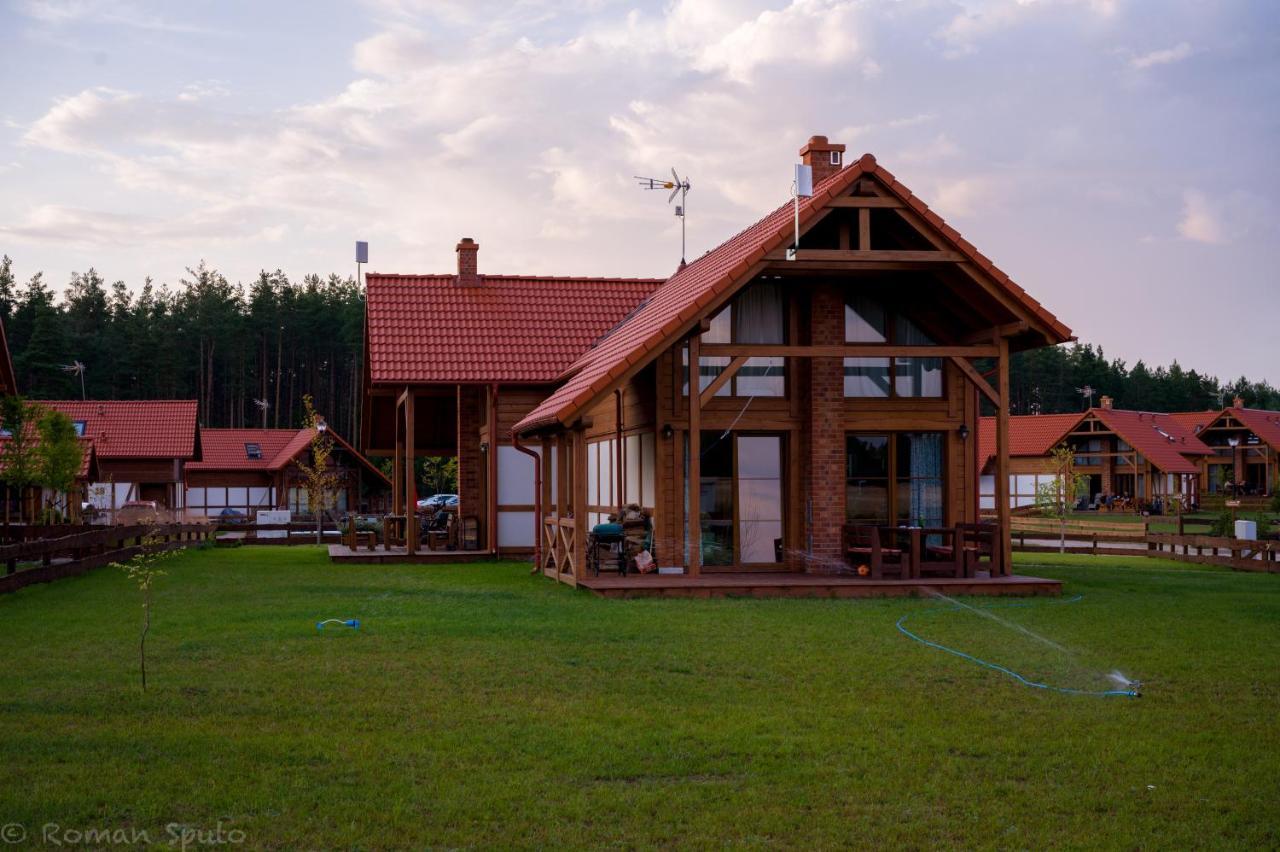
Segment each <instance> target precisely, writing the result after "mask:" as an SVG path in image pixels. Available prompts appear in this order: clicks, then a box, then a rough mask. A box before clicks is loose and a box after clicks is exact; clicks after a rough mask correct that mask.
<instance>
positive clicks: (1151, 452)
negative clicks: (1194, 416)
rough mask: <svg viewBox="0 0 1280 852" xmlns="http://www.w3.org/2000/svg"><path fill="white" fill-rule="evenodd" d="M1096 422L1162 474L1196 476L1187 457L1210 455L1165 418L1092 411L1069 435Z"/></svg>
mask: <svg viewBox="0 0 1280 852" xmlns="http://www.w3.org/2000/svg"><path fill="white" fill-rule="evenodd" d="M1089 420H1096V421H1098V422H1100V423H1101V424H1102V425H1103V426H1105V427H1106V428H1107V429H1108V430H1109V431H1111V432H1114V433H1115V434H1116V435H1118V436H1119V437H1120V438H1122V439H1123V440H1124V442H1125V443H1127V444H1128V445H1129V446H1131V447H1133V448H1134V449H1135V450H1136V451H1137V452H1138V453H1139V454H1140V455H1142V457H1143V458H1145V459H1147V461H1149V462H1151V463H1152V464H1153V465H1155V466H1156V468H1158V469H1159V470H1161V471H1163V472H1165V473H1199V471H1200V468H1199V467H1198V466H1197V465H1196V463H1195V462H1194V461H1193V460H1192V459H1191V458H1188V456H1208V455H1213V450H1212V449H1210V448H1209V447H1208V446H1206V445H1205V444H1204V443H1203V442H1202V441H1201V440H1200V439H1199V438H1197V437H1196V436H1195V435H1193V434H1191V431H1190V430H1189V429H1187V428H1186V427H1185V426H1184V425H1183V424H1181V423H1179V422H1178V421H1177V420H1176V419H1174V418H1173V417H1171V416H1170V415H1168V414H1157V413H1151V412H1147V411H1123V410H1119V409H1110V408H1093V409H1090V410H1089V412H1088V414H1086V415H1085V417H1084V418H1083V419H1082V420H1081V422H1080V423H1079V424H1077V425H1076V426H1075V427H1073V428H1072V430H1071V431H1073V432H1074V431H1077V430H1078V429H1079V428H1080V426H1082V425H1083V424H1084V423H1085V422H1087V421H1089Z"/></svg>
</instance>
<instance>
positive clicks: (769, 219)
mask: <svg viewBox="0 0 1280 852" xmlns="http://www.w3.org/2000/svg"><path fill="white" fill-rule="evenodd" d="M864 175H874V176H875V177H876V178H878V179H879V180H880V181H882V182H883V183H884V184H885V186H887V187H888V189H889V191H890V192H891V193H892V194H893V195H894V196H896V197H897V198H898V199H899V200H901V201H902V202H903V203H904V204H906V205H907V206H908V207H909V208H911V209H912V210H914V211H915V212H916V213H917V214H918V215H920V216H922V217H923V218H925V219H926V220H927V221H928V222H929V223H930V224H931V225H932V226H933V227H935V228H937V229H938V230H939V231H940V232H941V233H942V235H943V236H944V237H945V238H946V239H947V240H948V241H949V242H950V243H952V245H954V246H955V248H956V250H957V251H959V252H961V253H962V254H963V255H964V256H965V257H966V258H967V259H968V260H969V261H971V262H972V263H974V264H975V265H976V266H979V267H981V268H982V270H983V271H984V272H986V273H987V274H988V275H989V276H990V277H991V278H992V279H993V280H994V281H995V282H996V283H997V285H998V286H1000V287H1002V288H1004V289H1005V290H1006V291H1007V292H1008V293H1009V294H1010V295H1011V296H1012V297H1013V298H1014V299H1015V300H1016V301H1017V302H1018V303H1019V304H1021V305H1022V307H1023V308H1024V309H1025V310H1027V312H1028V313H1029V314H1031V315H1033V316H1034V317H1035V318H1036V319H1037V320H1038V321H1039V322H1041V323H1042V324H1043V325H1044V326H1045V327H1046V328H1047V329H1048V330H1049V337H1050V338H1051V339H1052V340H1053V341H1054V342H1064V341H1066V340H1068V339H1069V338H1070V336H1071V330H1070V329H1069V328H1067V327H1066V326H1065V325H1063V324H1062V323H1061V322H1059V321H1058V320H1057V318H1056V317H1054V316H1053V315H1052V314H1051V313H1049V312H1048V311H1047V310H1046V309H1045V308H1044V307H1043V306H1041V305H1040V303H1039V302H1037V301H1036V300H1035V299H1032V298H1031V297H1030V296H1029V295H1028V294H1027V293H1026V291H1025V290H1023V289H1022V288H1021V287H1019V286H1018V285H1017V284H1016V283H1014V282H1013V281H1012V280H1011V279H1010V278H1009V276H1008V275H1006V274H1004V273H1003V272H1001V271H1000V270H999V269H998V268H997V267H996V266H995V265H994V264H993V263H992V262H991V261H990V260H988V259H987V258H986V257H984V256H983V255H982V254H981V253H979V252H978V250H977V249H976V248H974V247H973V245H972V244H971V243H969V241H968V240H966V239H964V238H963V237H961V236H960V234H959V232H958V231H956V230H955V229H954V228H952V227H950V226H949V225H947V224H946V222H944V221H943V220H942V217H940V216H939V215H938V214H936V213H934V212H933V211H932V210H930V209H929V208H928V206H927V205H925V203H924V202H923V201H921V200H920V199H918V198H916V197H915V196H914V195H912V193H911V191H910V190H909V189H907V188H906V187H905V186H904V185H903V184H901V183H899V182H898V181H897V179H896V178H894V176H893V174H892V173H890V172H889V170H888V169H885V168H884V167H883V166H880V165H878V164H877V163H876V159H875V157H873V156H871V155H870V154H864V155H863V156H862V158H861V159H860V160H858V162H857V163H855V164H853V165H850V166H848V167H846V168H845V169H843V170H841V171H839V172H836V173H835V174H834V175H832V176H831V177H828V178H826V179H825V180H823V181H822V182H821V183H819V184H818V185H817V186H816V187H814V192H813V195H812V196H811V197H809V198H805V199H802V200H801V202H800V220H801V225H802V226H803V225H804V224H805V223H806V222H809V221H811V220H812V219H814V218H816V217H817V216H818V215H819V214H820V213H821V212H822V211H823V210H824V209H825V208H826V206H827V202H828V201H830V200H831V199H832V198H834V197H836V196H837V195H841V194H843V193H844V192H846V191H847V190H848V189H849V187H850V186H851V185H852V184H853V182H854V181H855V180H857V179H858V178H859V177H862V176H864ZM793 215H794V211H793V206H792V204H791V203H790V202H788V203H786V204H783V205H782V206H781V207H779V208H778V209H776V210H774V211H773V212H772V213H770V214H769V215H768V216H766V217H765V218H763V219H761V220H760V221H759V222H756V223H755V224H754V225H752V226H751V227H749V228H747V229H746V230H744V231H742V232H741V233H739V234H737V235H736V236H734V237H732V238H730V239H729V240H728V241H726V242H724V243H722V244H721V245H720V246H718V247H717V248H715V249H713V250H712V251H710V252H708V253H706V254H704V255H703V256H702V257H700V258H698V259H696V260H695V261H693V263H690V264H689V265H688V266H686V267H684V268H683V269H681V270H680V271H678V272H677V273H676V274H675V275H673V276H671V277H670V278H669V279H667V281H666V283H665V284H663V285H662V287H661V288H659V289H658V290H657V291H656V292H655V293H654V294H653V295H652V296H651V297H650V298H649V299H648V301H646V302H645V304H644V305H642V306H641V307H640V309H639V310H637V311H635V312H634V313H633V314H631V316H629V317H628V318H627V319H626V320H625V321H624V322H623V323H622V324H621V325H620V326H619V327H618V328H616V329H614V330H613V331H612V332H611V333H610V334H609V335H608V336H607V337H605V338H604V339H603V340H602V341H600V343H599V344H598V345H597V346H596V347H595V348H594V349H592V350H591V351H590V352H588V353H586V354H585V355H583V356H582V357H581V358H579V359H578V361H577V362H576V363H575V365H574V368H573V375H572V376H571V377H570V378H569V379H568V381H566V382H565V383H564V384H563V385H562V386H561V387H560V388H559V389H558V390H556V392H555V393H553V394H552V395H551V396H549V397H548V398H547V399H546V400H544V401H543V402H542V404H540V405H539V406H538V407H537V408H535V409H534V410H533V411H532V412H530V413H529V415H528V416H526V417H525V418H524V419H523V420H521V421H520V422H519V423H517V424H516V426H515V429H516V430H517V431H521V432H523V431H528V430H530V429H536V428H539V427H543V426H550V425H552V424H554V423H557V422H559V423H562V424H565V425H567V424H569V423H570V422H572V420H573V418H574V417H576V416H577V414H578V412H580V411H581V410H582V408H584V407H585V406H587V405H589V404H590V403H591V402H592V401H593V400H595V399H596V398H597V397H598V396H599V395H600V394H601V393H603V392H604V391H605V390H607V389H608V387H609V385H610V384H612V383H613V382H614V381H616V380H618V379H619V378H621V377H622V376H623V375H624V374H626V372H627V371H628V370H629V369H630V368H631V367H632V366H634V365H636V364H639V363H641V362H645V361H647V360H649V358H650V357H651V356H652V355H653V354H655V353H656V352H660V351H662V350H663V349H665V348H666V347H667V346H670V345H672V344H673V343H675V341H676V340H677V339H678V338H679V336H680V335H681V334H684V333H686V332H687V331H688V329H689V327H690V326H691V325H692V323H693V321H694V320H695V319H696V318H697V317H698V316H699V315H700V314H701V313H702V312H703V311H704V310H705V309H706V308H707V306H708V305H709V304H711V303H712V302H714V301H715V300H716V299H717V297H719V296H720V295H721V294H722V293H724V292H726V291H728V290H730V288H732V287H734V286H735V285H737V284H740V283H742V280H743V279H744V277H745V276H746V274H747V273H748V271H750V270H751V268H752V267H753V266H754V265H755V264H757V263H759V262H760V261H761V260H763V259H764V257H765V255H766V254H768V253H769V252H771V251H774V250H777V249H780V248H782V247H784V246H785V245H786V244H787V243H788V242H789V241H790V240H791V239H792V234H793V227H794V226H793Z"/></svg>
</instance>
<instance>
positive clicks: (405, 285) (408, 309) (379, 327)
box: [366, 272, 662, 384]
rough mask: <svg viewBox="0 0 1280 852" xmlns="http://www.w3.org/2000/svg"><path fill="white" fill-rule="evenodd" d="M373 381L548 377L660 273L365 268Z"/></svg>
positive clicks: (554, 375)
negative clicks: (460, 276)
mask: <svg viewBox="0 0 1280 852" xmlns="http://www.w3.org/2000/svg"><path fill="white" fill-rule="evenodd" d="M366 282H367V291H368V301H367V309H366V316H367V326H366V334H367V335H368V345H369V375H370V379H371V380H372V381H373V383H374V384H379V383H428V382H461V383H468V382H498V381H501V382H553V381H555V380H556V378H558V377H559V376H560V374H561V373H563V372H564V370H565V368H567V367H568V366H569V365H570V364H572V363H573V360H574V359H575V358H577V357H578V356H579V355H581V354H582V353H583V352H584V351H585V350H586V349H587V348H588V347H590V346H591V344H592V343H593V342H595V341H596V339H597V338H599V337H600V336H601V335H602V334H604V333H605V332H607V331H608V330H609V329H610V328H612V327H613V326H615V325H616V324H617V323H618V322H619V321H620V320H621V319H622V318H623V317H625V316H626V315H627V313H628V312H629V311H631V310H633V309H634V308H635V307H636V306H637V305H638V304H640V302H641V301H643V300H644V298H645V297H646V296H648V295H649V294H650V293H652V292H653V291H654V290H655V289H657V287H658V285H660V284H661V283H662V282H661V281H660V280H658V279H641V278H542V277H522V276H507V275H481V276H480V284H478V285H473V286H459V285H458V284H457V283H456V278H455V276H453V275H388V274H384V273H377V272H370V273H369V274H368V276H367V277H366Z"/></svg>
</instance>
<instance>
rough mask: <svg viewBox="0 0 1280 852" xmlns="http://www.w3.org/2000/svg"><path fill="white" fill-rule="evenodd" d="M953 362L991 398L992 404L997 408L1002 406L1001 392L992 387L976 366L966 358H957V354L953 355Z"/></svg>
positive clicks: (975, 385) (983, 393) (974, 384)
mask: <svg viewBox="0 0 1280 852" xmlns="http://www.w3.org/2000/svg"><path fill="white" fill-rule="evenodd" d="M951 363H953V364H955V365H956V366H957V367H959V368H960V371H961V372H963V373H964V374H965V376H966V377H968V379H969V381H971V382H973V386H974V387H976V388H977V389H978V390H980V391H982V395H983V396H985V397H986V398H987V399H989V400H991V402H992V404H993V405H995V407H996V408H999V407H1000V394H999V393H997V392H996V390H995V388H993V387H991V385H990V384H989V383H988V382H987V380H986V379H984V378H983V377H982V374H981V373H979V372H978V370H977V368H976V367H974V366H973V365H972V364H970V363H969V362H968V361H966V360H965V359H963V358H957V357H955V356H952V357H951Z"/></svg>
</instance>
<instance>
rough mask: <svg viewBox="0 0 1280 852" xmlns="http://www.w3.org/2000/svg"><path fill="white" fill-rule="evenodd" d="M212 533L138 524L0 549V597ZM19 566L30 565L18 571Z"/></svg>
mask: <svg viewBox="0 0 1280 852" xmlns="http://www.w3.org/2000/svg"><path fill="white" fill-rule="evenodd" d="M212 533H213V527H212V526H210V525H209V524H138V525H136V526H114V527H95V528H93V529H91V530H88V531H86V532H77V533H72V534H71V535H64V536H58V537H55V538H44V539H38V540H34V541H23V542H18V543H15V544H6V545H0V561H3V562H4V564H5V572H6V573H5V576H3V577H0V593H6V592H14V591H17V590H18V589H21V588H23V587H24V586H29V585H32V584H33V583H48V582H50V581H51V580H58V579H61V578H63V577H73V576H76V575H79V574H84V573H86V572H88V571H90V570H92V569H94V568H98V567H100V566H102V565H108V564H110V563H112V562H121V561H124V560H126V559H129V558H131V557H133V556H134V555H136V554H138V553H142V552H154V551H157V550H176V549H179V548H183V547H191V546H192V545H196V544H200V543H201V542H204V541H207V540H208V539H209V537H210V535H212ZM22 563H35V565H33V566H31V567H24V568H21V569H19V565H20V564H22Z"/></svg>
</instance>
